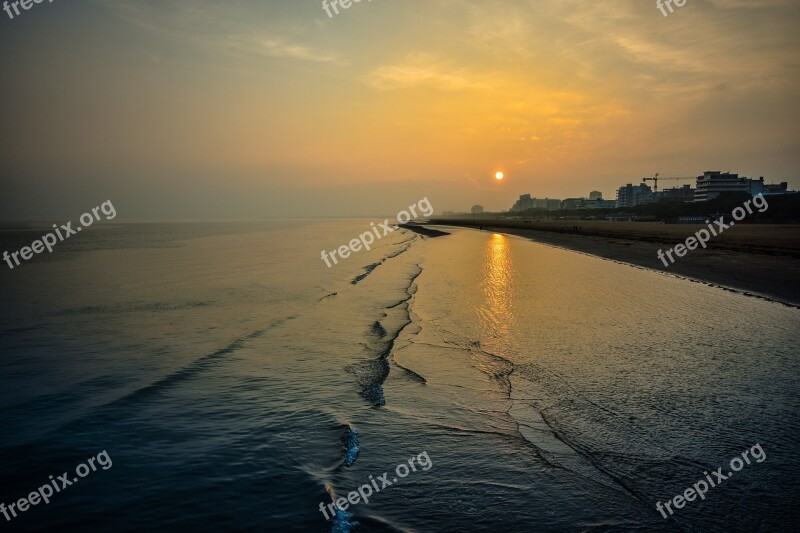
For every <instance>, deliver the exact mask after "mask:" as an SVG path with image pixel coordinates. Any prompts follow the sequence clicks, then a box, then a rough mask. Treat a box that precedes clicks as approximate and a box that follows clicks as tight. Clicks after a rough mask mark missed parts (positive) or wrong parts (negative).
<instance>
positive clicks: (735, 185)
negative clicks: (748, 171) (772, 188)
mask: <svg viewBox="0 0 800 533" xmlns="http://www.w3.org/2000/svg"><path fill="white" fill-rule="evenodd" d="M750 181H752V180H748V179H747V178H740V177H739V174H731V173H730V172H720V171H719V170H708V171H706V172H704V173H703V175H702V176H697V189H696V190H695V192H694V201H695V202H705V201H708V200H713V199H714V198H717V197H718V196H719V195H720V194H722V193H727V192H746V193H750Z"/></svg>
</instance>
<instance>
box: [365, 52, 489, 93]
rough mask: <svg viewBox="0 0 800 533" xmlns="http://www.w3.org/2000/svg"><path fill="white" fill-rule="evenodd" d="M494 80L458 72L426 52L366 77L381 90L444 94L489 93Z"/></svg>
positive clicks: (410, 55) (486, 76) (471, 73)
mask: <svg viewBox="0 0 800 533" xmlns="http://www.w3.org/2000/svg"><path fill="white" fill-rule="evenodd" d="M490 80H491V76H489V75H481V74H476V73H473V72H469V71H467V70H465V69H460V68H456V67H454V66H452V65H450V64H449V63H448V62H446V61H444V60H442V59H439V58H437V57H436V56H434V55H432V54H428V53H425V52H415V53H412V54H409V55H407V56H406V57H405V58H404V59H402V60H401V61H400V62H398V63H394V64H391V65H385V66H382V67H378V68H377V69H375V70H373V71H372V72H371V73H370V74H368V75H367V76H366V82H367V83H368V84H369V85H371V86H372V87H374V88H375V89H379V90H397V89H410V88H415V87H429V88H434V89H440V90H444V91H460V90H466V89H486V88H489V87H492V86H493V85H494V84H493V83H492V82H491V81H490Z"/></svg>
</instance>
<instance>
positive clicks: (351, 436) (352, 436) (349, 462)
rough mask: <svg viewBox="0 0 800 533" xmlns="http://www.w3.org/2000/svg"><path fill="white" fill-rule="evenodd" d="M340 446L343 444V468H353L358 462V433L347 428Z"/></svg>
mask: <svg viewBox="0 0 800 533" xmlns="http://www.w3.org/2000/svg"><path fill="white" fill-rule="evenodd" d="M342 444H344V448H345V452H344V459H342V462H343V463H344V465H345V466H348V467H349V466H353V464H354V463H355V462H356V461H357V460H358V453H359V449H358V433H357V432H356V430H355V429H353V428H352V427H348V428H347V431H345V432H344V435H342Z"/></svg>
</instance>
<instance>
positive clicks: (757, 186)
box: [748, 176, 789, 196]
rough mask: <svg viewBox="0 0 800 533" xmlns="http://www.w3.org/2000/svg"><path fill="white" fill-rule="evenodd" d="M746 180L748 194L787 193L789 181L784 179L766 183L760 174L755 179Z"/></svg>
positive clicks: (768, 194)
mask: <svg viewBox="0 0 800 533" xmlns="http://www.w3.org/2000/svg"><path fill="white" fill-rule="evenodd" d="M748 181H749V182H750V196H756V195H757V194H762V195H764V196H770V195H775V194H789V190H788V189H789V183H788V182H786V181H782V182H780V183H778V184H770V185H767V184H765V183H764V176H761V177H760V178H758V179H757V180H748Z"/></svg>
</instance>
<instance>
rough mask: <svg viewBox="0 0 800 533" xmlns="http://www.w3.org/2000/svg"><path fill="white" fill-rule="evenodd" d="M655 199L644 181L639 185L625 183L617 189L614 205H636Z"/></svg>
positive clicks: (623, 206) (651, 201)
mask: <svg viewBox="0 0 800 533" xmlns="http://www.w3.org/2000/svg"><path fill="white" fill-rule="evenodd" d="M654 201H655V195H654V194H653V190H652V189H651V188H650V186H649V185H647V184H646V183H642V184H641V185H632V184H630V183H629V184H627V185H625V186H624V187H620V188H619V190H618V191H617V201H616V207H622V208H625V207H636V206H637V205H642V204H649V203H653V202H654Z"/></svg>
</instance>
